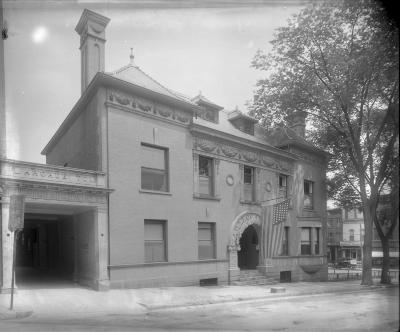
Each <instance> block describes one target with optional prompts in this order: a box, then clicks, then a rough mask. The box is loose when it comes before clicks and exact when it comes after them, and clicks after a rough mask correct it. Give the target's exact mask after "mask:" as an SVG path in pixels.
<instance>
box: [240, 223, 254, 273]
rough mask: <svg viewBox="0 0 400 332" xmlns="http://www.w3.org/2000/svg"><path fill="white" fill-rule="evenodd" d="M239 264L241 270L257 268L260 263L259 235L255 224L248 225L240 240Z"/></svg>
mask: <svg viewBox="0 0 400 332" xmlns="http://www.w3.org/2000/svg"><path fill="white" fill-rule="evenodd" d="M239 244H240V250H239V251H238V266H239V269H241V270H247V269H256V268H257V265H258V248H259V246H258V235H257V231H256V228H255V227H254V226H253V225H250V226H248V227H247V228H246V229H245V230H244V232H243V233H242V236H241V237H240V240H239Z"/></svg>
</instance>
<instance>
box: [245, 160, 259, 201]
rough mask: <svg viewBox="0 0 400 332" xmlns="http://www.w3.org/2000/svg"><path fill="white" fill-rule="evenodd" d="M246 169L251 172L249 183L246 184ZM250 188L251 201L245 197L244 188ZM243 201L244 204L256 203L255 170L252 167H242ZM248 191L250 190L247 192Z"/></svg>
mask: <svg viewBox="0 0 400 332" xmlns="http://www.w3.org/2000/svg"><path fill="white" fill-rule="evenodd" d="M246 169H249V170H251V183H246V182H245V181H246V176H245V174H246ZM250 187H251V199H248V197H246V192H247V190H246V188H247V189H249V188H250ZM242 190H243V201H244V202H255V201H256V168H255V167H253V166H248V165H243V189H242ZM249 191H250V190H249Z"/></svg>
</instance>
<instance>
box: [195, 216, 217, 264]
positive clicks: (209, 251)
mask: <svg viewBox="0 0 400 332" xmlns="http://www.w3.org/2000/svg"><path fill="white" fill-rule="evenodd" d="M214 226H215V225H214V224H213V223H207V222H199V225H198V239H199V259H213V258H215V235H214V233H215V231H214V230H215V227H214Z"/></svg>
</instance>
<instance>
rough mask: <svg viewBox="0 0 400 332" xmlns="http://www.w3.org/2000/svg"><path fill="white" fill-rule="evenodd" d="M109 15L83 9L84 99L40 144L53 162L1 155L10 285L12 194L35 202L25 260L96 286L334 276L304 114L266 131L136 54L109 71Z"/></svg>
mask: <svg viewBox="0 0 400 332" xmlns="http://www.w3.org/2000/svg"><path fill="white" fill-rule="evenodd" d="M108 22H109V19H108V18H106V17H104V16H102V15H100V14H97V13H94V12H92V11H89V10H85V11H84V12H83V14H82V16H81V18H80V20H79V22H78V24H77V26H76V32H77V33H78V34H79V36H80V50H81V60H82V61H81V64H82V68H81V86H82V95H81V97H80V99H79V100H78V101H77V102H76V104H75V106H74V107H73V109H72V110H71V112H70V113H69V115H68V116H67V118H66V119H65V120H64V122H63V123H62V124H61V126H60V127H59V128H58V129H57V131H56V132H55V134H54V136H53V137H52V138H51V140H50V141H49V143H48V144H47V145H46V147H45V148H44V150H43V152H42V153H43V154H44V155H45V156H46V165H41V164H34V163H26V162H21V161H14V160H2V171H1V177H0V180H1V186H2V188H3V200H2V243H1V250H2V289H3V290H7V289H8V288H9V286H10V280H11V273H10V267H11V261H12V260H11V258H12V254H13V251H12V241H13V234H12V232H9V231H8V229H7V224H8V219H9V203H8V198H9V196H10V195H12V194H23V195H25V196H26V214H25V229H24V231H23V234H22V236H21V238H20V239H19V240H18V241H19V242H18V245H19V247H18V248H19V251H20V252H22V254H20V257H19V264H20V265H21V266H25V267H29V268H31V269H32V268H34V269H42V270H46V271H47V270H49V271H50V270H53V271H58V272H60V273H62V275H63V276H64V277H65V278H69V279H71V280H75V281H77V282H80V283H82V284H85V285H89V286H91V287H93V288H95V289H108V288H110V287H111V288H128V287H142V286H161V285H193V284H199V283H202V282H206V281H207V280H213V281H215V282H218V283H228V282H233V281H235V280H238V279H239V277H240V273H241V271H243V270H258V271H259V273H261V274H264V275H266V276H268V277H271V278H275V279H276V280H293V281H297V280H326V279H327V260H326V243H327V242H326V241H327V240H326V215H327V213H326V189H325V173H326V162H327V154H326V153H325V152H324V151H321V150H319V149H317V148H315V147H314V146H312V145H311V144H309V143H308V142H307V141H306V140H305V138H304V135H305V115H304V114H301V113H294V114H293V115H292V117H291V119H289V120H290V124H291V126H290V128H289V127H279V128H276V129H274V130H273V131H269V132H268V131H266V130H265V129H263V128H262V127H260V126H258V124H257V120H255V119H254V118H252V117H250V116H248V115H246V114H244V113H243V112H241V111H240V110H238V109H235V110H226V109H224V108H223V107H222V106H220V105H217V104H216V103H215V102H213V101H211V100H209V99H207V98H206V97H205V96H203V95H201V94H199V95H197V96H195V97H187V96H184V95H182V94H180V93H177V92H174V91H171V90H170V89H168V88H166V87H164V86H163V85H161V84H160V83H159V82H158V81H156V80H154V79H153V78H152V77H150V76H149V75H147V74H146V73H145V71H143V70H142V69H141V68H140V67H139V66H138V65H137V64H136V63H135V59H134V56H133V55H131V56H130V59H129V60H130V61H129V63H128V64H126V65H125V66H123V67H122V68H120V69H118V70H115V71H113V72H105V71H104V57H105V54H104V45H105V42H106V38H105V29H106V26H107V24H108ZM210 74H212V73H210ZM286 198H288V199H289V200H290V205H289V211H288V215H287V218H286V220H285V221H284V224H283V231H282V234H280V236H282V241H281V242H279V243H281V245H280V246H279V247H277V248H275V249H276V250H275V249H274V255H273V257H270V258H268V259H263V258H262V257H261V255H260V248H261V247H262V246H266V245H267V244H266V243H265V241H266V240H265V237H263V235H262V224H263V223H264V222H266V223H271V222H272V220H270V219H269V220H263V218H262V215H263V213H262V211H263V206H265V205H271V204H274V203H276V202H278V201H279V200H281V199H286ZM277 243H278V242H277ZM17 282H18V275H17Z"/></svg>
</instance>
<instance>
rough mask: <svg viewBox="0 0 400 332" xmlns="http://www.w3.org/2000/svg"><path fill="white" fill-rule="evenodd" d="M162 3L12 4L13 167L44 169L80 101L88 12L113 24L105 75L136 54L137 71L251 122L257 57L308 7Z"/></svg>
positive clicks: (8, 48)
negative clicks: (82, 28) (48, 151)
mask: <svg viewBox="0 0 400 332" xmlns="http://www.w3.org/2000/svg"><path fill="white" fill-rule="evenodd" d="M165 3H166V2H162V1H161V2H159V1H139V2H136V3H135V2H131V3H130V5H129V4H127V3H125V4H124V5H123V6H121V5H120V3H118V2H115V1H104V2H100V3H99V2H98V1H97V2H95V1H88V0H86V1H74V2H66V1H64V2H62V1H50V2H47V1H36V2H35V5H32V3H31V5H15V2H8V4H7V3H6V4H5V9H4V18H5V20H6V21H7V27H8V31H9V38H8V39H7V40H6V41H5V43H4V48H5V51H4V52H5V54H4V56H5V83H6V116H7V157H8V158H10V159H18V160H24V161H30V162H39V163H44V162H45V158H44V156H42V155H41V154H40V152H41V150H42V149H43V148H44V146H45V145H46V144H47V142H48V141H49V140H50V138H51V137H52V136H53V134H54V133H55V131H56V130H57V128H58V127H59V126H60V124H61V123H62V121H63V120H64V119H65V117H66V116H67V115H68V113H69V112H70V110H71V109H72V107H73V106H74V104H75V103H76V102H77V100H78V99H79V96H80V93H81V87H80V51H79V36H78V34H77V33H76V32H75V26H76V24H77V22H78V21H79V18H80V16H81V14H82V11H83V9H84V8H88V9H91V10H93V11H95V12H98V13H100V14H102V15H105V16H107V17H108V18H110V19H111V21H110V23H109V24H108V26H107V28H106V39H107V42H106V47H105V71H114V70H116V69H118V68H120V67H123V66H124V65H126V64H128V63H129V55H130V48H133V50H134V55H135V63H136V65H138V66H139V67H140V68H141V69H142V70H143V71H145V72H146V73H147V74H149V75H150V76H152V77H153V78H154V79H156V80H157V81H158V82H160V83H161V84H163V85H164V86H166V87H167V88H169V89H172V90H174V91H177V92H180V93H183V94H186V95H188V96H192V97H194V96H196V95H197V94H198V93H199V91H201V93H202V94H203V95H204V96H205V97H207V98H208V99H210V100H211V101H213V102H215V103H216V104H218V105H221V106H223V107H224V108H225V109H226V110H232V109H234V108H235V107H236V106H238V107H239V109H240V110H242V111H244V112H246V111H247V109H246V106H245V105H246V101H248V100H251V98H252V95H253V91H254V90H255V84H256V82H257V80H258V79H260V78H262V77H263V73H262V72H260V71H257V70H255V69H254V68H251V60H252V59H253V57H254V55H255V53H256V51H257V50H258V49H262V50H264V51H268V50H269V49H270V47H271V46H270V43H269V42H270V41H271V40H272V39H273V33H274V30H275V29H276V28H278V27H280V26H285V25H286V24H287V19H288V18H289V17H290V16H291V15H292V14H295V13H297V12H299V11H300V10H301V8H302V7H303V6H304V4H303V2H297V1H292V0H290V1H283V0H282V1H272V0H271V1H267V2H262V1H255V2H253V3H257V5H254V4H253V5H249V4H250V3H252V2H244V1H243V2H240V1H234V2H229V1H224V2H222V3H221V2H218V3H217V4H216V3H212V2H210V1H206V2H204V4H205V5H202V2H200V1H199V2H196V1H194V0H193V1H190V2H189V4H192V5H189V6H188V5H186V7H182V6H179V5H178V6H177V5H173V6H166V5H163V4H165ZM173 3H175V4H176V3H180V2H179V1H175V2H173ZM260 3H261V4H260ZM28 4H29V2H28ZM186 4H187V3H186ZM207 5H208V7H207Z"/></svg>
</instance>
